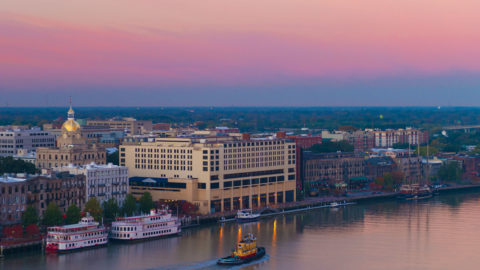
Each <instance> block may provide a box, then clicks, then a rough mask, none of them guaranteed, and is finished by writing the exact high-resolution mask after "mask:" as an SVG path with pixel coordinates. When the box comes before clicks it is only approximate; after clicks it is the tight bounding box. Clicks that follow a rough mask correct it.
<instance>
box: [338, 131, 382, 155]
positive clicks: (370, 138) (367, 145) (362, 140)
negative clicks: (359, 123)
mask: <svg viewBox="0 0 480 270" xmlns="http://www.w3.org/2000/svg"><path fill="white" fill-rule="evenodd" d="M345 140H346V141H347V142H348V143H349V144H351V145H353V148H354V151H355V152H368V151H370V149H372V148H374V147H375V134H374V133H372V132H370V131H363V130H357V131H353V132H351V133H346V134H345Z"/></svg>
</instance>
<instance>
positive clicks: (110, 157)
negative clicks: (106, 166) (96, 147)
mask: <svg viewBox="0 0 480 270" xmlns="http://www.w3.org/2000/svg"><path fill="white" fill-rule="evenodd" d="M118 156H119V153H118V151H115V152H113V153H111V154H107V163H112V164H114V165H118V163H119V162H118Z"/></svg>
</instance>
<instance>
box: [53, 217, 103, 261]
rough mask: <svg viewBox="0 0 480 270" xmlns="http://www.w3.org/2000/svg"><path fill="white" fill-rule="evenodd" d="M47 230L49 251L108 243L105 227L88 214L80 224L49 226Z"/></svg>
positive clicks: (63, 250) (71, 249) (55, 251)
mask: <svg viewBox="0 0 480 270" xmlns="http://www.w3.org/2000/svg"><path fill="white" fill-rule="evenodd" d="M47 231H48V233H47V244H46V247H45V250H46V251H47V252H49V253H61V252H68V251H73V250H77V249H82V248H88V247H97V246H102V245H106V244H107V243H108V233H107V230H106V229H105V227H104V226H103V225H100V224H99V223H98V222H95V221H94V219H93V217H91V216H89V215H88V214H87V216H86V217H84V218H82V219H81V220H80V222H79V223H78V224H72V225H65V226H55V227H49V228H48V229H47Z"/></svg>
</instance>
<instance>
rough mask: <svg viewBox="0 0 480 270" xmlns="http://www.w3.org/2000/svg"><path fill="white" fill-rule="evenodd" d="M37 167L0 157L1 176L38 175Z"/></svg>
mask: <svg viewBox="0 0 480 270" xmlns="http://www.w3.org/2000/svg"><path fill="white" fill-rule="evenodd" d="M37 172H38V170H37V169H36V168H35V165H34V164H32V163H29V162H26V161H23V160H16V159H14V158H13V157H0V174H4V173H30V174H34V173H37Z"/></svg>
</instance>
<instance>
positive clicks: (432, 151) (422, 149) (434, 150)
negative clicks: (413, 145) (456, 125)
mask: <svg viewBox="0 0 480 270" xmlns="http://www.w3.org/2000/svg"><path fill="white" fill-rule="evenodd" d="M427 148H428V150H427ZM419 149H420V156H422V157H426V156H433V155H435V154H437V153H438V152H439V151H438V149H437V148H436V147H433V146H428V147H427V146H420V147H417V149H415V153H418V152H419ZM427 152H428V153H427Z"/></svg>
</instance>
